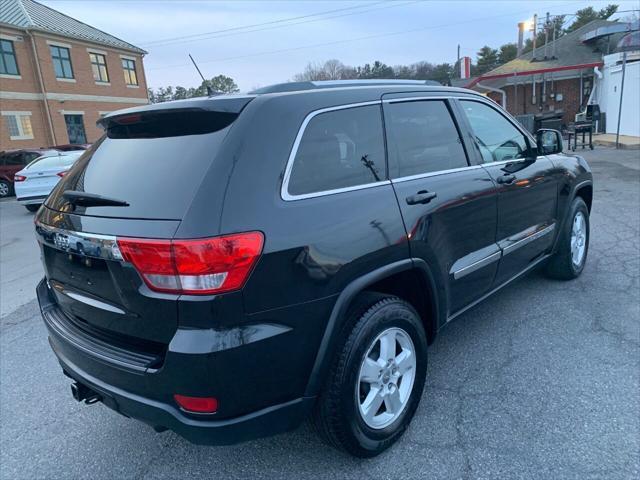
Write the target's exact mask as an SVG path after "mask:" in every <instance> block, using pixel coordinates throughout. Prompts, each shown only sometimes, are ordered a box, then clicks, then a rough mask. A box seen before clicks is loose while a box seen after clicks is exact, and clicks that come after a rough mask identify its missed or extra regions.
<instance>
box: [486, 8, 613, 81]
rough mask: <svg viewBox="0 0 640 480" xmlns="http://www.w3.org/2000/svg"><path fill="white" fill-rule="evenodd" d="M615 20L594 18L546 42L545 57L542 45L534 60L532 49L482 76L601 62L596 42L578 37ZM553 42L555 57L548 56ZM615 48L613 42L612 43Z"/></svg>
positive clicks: (551, 50)
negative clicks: (545, 56)
mask: <svg viewBox="0 0 640 480" xmlns="http://www.w3.org/2000/svg"><path fill="white" fill-rule="evenodd" d="M615 23H616V22H610V21H607V20H594V21H592V22H589V23H587V24H586V25H583V26H582V27H580V28H578V29H576V30H574V31H573V32H571V33H567V34H566V35H563V36H562V37H560V38H558V39H557V40H556V41H555V42H549V43H548V44H547V56H548V57H549V58H547V59H546V60H545V59H544V52H545V48H544V45H543V46H541V47H538V48H537V49H536V60H535V61H533V62H532V61H531V59H532V58H533V51H530V52H527V53H524V54H522V55H520V56H519V57H518V58H515V59H513V60H511V61H510V62H507V63H505V64H504V65H500V66H499V67H497V68H494V69H493V70H491V71H490V72H487V73H485V74H483V75H482V76H483V77H490V76H492V75H503V74H506V73H514V72H528V71H532V70H542V69H552V68H557V67H568V66H572V65H584V64H589V63H595V62H601V61H602V55H603V53H605V54H606V51H605V52H602V51H601V50H600V49H599V48H598V45H597V44H594V43H583V42H582V41H581V39H580V37H581V36H582V35H583V34H585V33H586V32H588V31H591V30H594V29H596V28H599V27H602V26H605V25H612V24H615ZM554 43H555V58H550V57H551V56H552V54H553V45H554ZM613 48H615V43H614V44H613Z"/></svg>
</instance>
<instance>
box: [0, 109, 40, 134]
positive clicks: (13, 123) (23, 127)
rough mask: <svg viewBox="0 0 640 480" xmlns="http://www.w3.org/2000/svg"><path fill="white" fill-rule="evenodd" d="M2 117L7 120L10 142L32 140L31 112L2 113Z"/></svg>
mask: <svg viewBox="0 0 640 480" xmlns="http://www.w3.org/2000/svg"><path fill="white" fill-rule="evenodd" d="M2 116H3V117H4V118H5V119H6V120H7V128H8V129H9V138H10V139H11V140H31V139H32V138H33V129H32V128H31V112H2Z"/></svg>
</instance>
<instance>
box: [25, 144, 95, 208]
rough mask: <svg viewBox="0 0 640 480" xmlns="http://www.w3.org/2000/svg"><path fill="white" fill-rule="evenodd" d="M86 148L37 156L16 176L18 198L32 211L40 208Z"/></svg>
mask: <svg viewBox="0 0 640 480" xmlns="http://www.w3.org/2000/svg"><path fill="white" fill-rule="evenodd" d="M83 153H84V150H80V151H71V152H64V153H62V152H61V153H58V154H55V155H45V156H42V157H38V158H36V159H35V160H34V161H33V162H31V163H30V164H29V165H27V166H26V167H24V168H23V169H22V170H20V171H19V172H18V173H16V174H15V176H14V179H13V181H14V183H13V185H14V188H15V191H16V200H18V202H19V203H21V204H22V205H24V206H25V207H26V208H27V210H29V211H30V212H35V211H36V210H38V208H39V207H40V205H42V203H43V202H44V201H45V199H46V198H47V196H48V195H49V194H50V193H51V190H53V187H55V186H56V184H57V183H58V181H60V179H61V178H62V177H64V176H65V174H66V173H67V171H69V169H70V168H71V167H72V166H73V164H74V163H75V161H76V160H77V159H78V158H80V155H82V154H83Z"/></svg>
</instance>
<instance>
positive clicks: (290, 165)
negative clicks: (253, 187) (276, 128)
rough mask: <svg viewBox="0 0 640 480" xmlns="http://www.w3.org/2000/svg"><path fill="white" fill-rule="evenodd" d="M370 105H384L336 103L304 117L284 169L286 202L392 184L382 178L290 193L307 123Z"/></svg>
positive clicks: (372, 101)
mask: <svg viewBox="0 0 640 480" xmlns="http://www.w3.org/2000/svg"><path fill="white" fill-rule="evenodd" d="M369 105H382V100H371V101H368V102H358V103H348V104H345V105H336V106H333V107H326V108H321V109H319V110H314V111H313V112H311V113H309V114H308V115H307V116H306V117H305V118H304V120H303V121H302V125H300V128H299V129H298V133H297V135H296V139H295V141H294V142H293V147H292V148H291V153H290V154H289V158H288V159H287V165H286V167H285V170H284V177H283V178H282V186H281V187H280V197H281V198H282V200H284V201H285V202H292V201H295V200H305V199H307V198H315V197H324V196H326V195H335V194H338V193H344V192H352V191H355V190H363V189H365V188H372V187H378V186H380V185H390V184H391V182H390V181H389V180H382V181H379V182H371V183H363V184H361V185H354V186H352V187H343V188H335V189H332V190H321V191H319V192H311V193H302V194H299V195H292V194H290V193H289V180H290V179H291V171H292V170H293V162H294V160H295V158H296V154H297V153H298V148H299V147H300V142H301V141H302V136H303V135H304V132H305V130H306V129H307V125H309V122H310V121H311V120H313V118H314V117H316V116H317V115H321V114H323V113H327V112H335V111H338V110H347V109H349V108H357V107H367V106H369ZM380 122H381V124H382V118H381V119H380ZM382 129H383V131H384V124H382Z"/></svg>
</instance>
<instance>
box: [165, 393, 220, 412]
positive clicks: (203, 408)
mask: <svg viewBox="0 0 640 480" xmlns="http://www.w3.org/2000/svg"><path fill="white" fill-rule="evenodd" d="M173 398H174V400H175V401H176V403H177V404H178V405H180V407H181V408H182V409H183V410H187V411H188V412H193V413H215V412H216V410H218V399H217V398H214V397H187V396H186V395H178V394H177V393H176V394H175V395H174V396H173Z"/></svg>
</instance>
